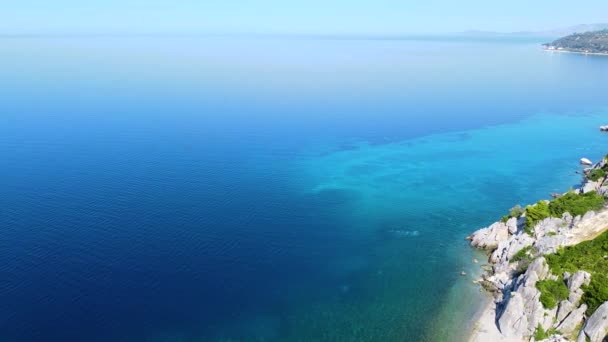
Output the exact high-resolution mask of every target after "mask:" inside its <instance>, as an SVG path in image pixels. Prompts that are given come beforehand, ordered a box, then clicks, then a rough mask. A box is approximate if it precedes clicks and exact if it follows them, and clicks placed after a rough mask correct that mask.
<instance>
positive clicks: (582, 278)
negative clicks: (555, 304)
mask: <svg viewBox="0 0 608 342" xmlns="http://www.w3.org/2000/svg"><path fill="white" fill-rule="evenodd" d="M589 282H591V274H589V273H587V272H585V271H578V272H576V273H574V274H573V275H572V276H570V278H569V279H568V281H567V283H566V284H567V285H568V290H570V291H576V290H578V289H580V288H581V286H583V285H589Z"/></svg>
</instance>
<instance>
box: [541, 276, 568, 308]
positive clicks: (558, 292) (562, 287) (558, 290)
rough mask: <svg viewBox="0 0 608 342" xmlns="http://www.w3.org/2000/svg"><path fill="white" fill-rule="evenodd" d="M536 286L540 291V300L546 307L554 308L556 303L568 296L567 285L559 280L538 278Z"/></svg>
mask: <svg viewBox="0 0 608 342" xmlns="http://www.w3.org/2000/svg"><path fill="white" fill-rule="evenodd" d="M536 288H537V289H538V290H539V291H540V302H541V303H542V304H543V307H545V308H546V309H554V308H555V307H556V306H557V303H559V302H560V301H562V300H564V299H566V298H568V287H567V286H566V284H565V283H564V282H563V281H562V280H561V279H558V280H551V279H545V280H539V281H538V282H537V283H536Z"/></svg>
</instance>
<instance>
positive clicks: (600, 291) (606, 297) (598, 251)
mask: <svg viewBox="0 0 608 342" xmlns="http://www.w3.org/2000/svg"><path fill="white" fill-rule="evenodd" d="M546 259H547V263H548V264H549V267H550V268H551V272H553V273H554V274H557V275H558V276H561V275H563V274H564V272H570V273H574V272H576V271H579V270H584V271H587V272H589V273H590V274H591V283H590V284H589V286H585V287H584V288H583V291H584V292H585V294H584V295H583V298H582V301H583V303H585V304H587V306H588V309H587V315H591V314H592V313H593V312H594V311H595V310H596V309H597V308H598V306H600V305H601V304H602V303H604V302H606V301H608V232H605V233H603V234H602V235H600V236H598V237H597V238H595V239H594V240H591V241H585V242H581V243H579V244H578V245H575V246H569V247H566V248H562V249H560V250H559V251H557V253H556V254H551V255H547V256H546Z"/></svg>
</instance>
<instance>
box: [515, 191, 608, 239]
mask: <svg viewBox="0 0 608 342" xmlns="http://www.w3.org/2000/svg"><path fill="white" fill-rule="evenodd" d="M605 202H606V199H605V198H604V197H603V196H602V195H599V194H598V193H597V192H595V191H591V192H588V193H586V194H576V193H574V192H572V191H571V192H568V193H567V194H565V195H563V196H560V197H558V198H556V199H554V200H552V201H550V202H549V204H547V202H546V201H540V202H538V203H536V204H535V205H529V206H527V207H526V227H525V231H526V233H528V234H530V235H532V234H533V232H534V231H533V229H534V226H536V224H537V223H538V222H540V221H542V220H544V219H546V218H548V217H562V215H563V214H564V213H566V212H568V213H570V214H571V215H572V216H577V215H583V214H585V213H586V212H588V211H590V210H596V209H600V208H601V207H602V206H603V205H604V203H605Z"/></svg>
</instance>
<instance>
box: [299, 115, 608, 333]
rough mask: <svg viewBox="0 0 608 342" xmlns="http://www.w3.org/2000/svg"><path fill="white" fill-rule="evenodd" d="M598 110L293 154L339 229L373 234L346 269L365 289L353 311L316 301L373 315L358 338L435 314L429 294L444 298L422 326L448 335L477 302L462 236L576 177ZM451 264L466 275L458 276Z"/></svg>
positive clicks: (592, 149)
mask: <svg viewBox="0 0 608 342" xmlns="http://www.w3.org/2000/svg"><path fill="white" fill-rule="evenodd" d="M606 117H607V116H606V113H602V112H600V113H594V114H587V115H550V114H538V115H534V116H532V117H529V118H527V119H524V120H521V121H518V122H516V123H512V124H505V125H498V126H491V127H487V128H483V129H475V130H468V131H461V132H454V133H448V134H439V135H433V136H426V137H423V138H418V139H412V140H406V141H402V142H398V143H392V144H381V145H369V144H366V143H360V144H357V145H355V146H350V147H349V148H348V149H337V150H325V151H320V152H318V154H317V155H311V156H308V157H306V158H303V159H302V160H299V161H298V162H297V163H298V167H297V169H298V170H301V171H303V173H304V175H305V176H303V177H304V179H305V180H306V181H304V182H303V183H306V184H307V188H304V189H302V191H305V192H309V193H312V194H314V195H315V196H325V195H326V194H331V195H332V196H335V193H336V192H338V193H341V194H342V196H343V197H346V198H348V199H349V206H348V209H347V211H348V213H349V214H348V215H350V216H352V217H353V218H354V219H353V223H352V224H351V226H349V227H348V229H349V230H351V231H352V230H355V231H356V232H357V234H360V235H361V236H366V237H365V238H363V237H361V238H362V239H370V240H384V242H383V243H381V244H379V245H378V246H377V248H378V250H375V251H371V250H368V251H366V252H365V253H363V254H364V255H366V256H367V257H366V258H367V259H368V260H373V261H370V262H369V264H368V265H367V266H368V267H367V268H366V267H363V266H362V267H361V268H360V269H359V270H357V271H359V272H361V273H363V274H365V275H360V276H361V277H363V278H364V279H365V280H359V281H358V282H357V283H358V284H359V286H364V290H363V291H364V292H365V293H371V294H374V296H373V297H372V298H373V299H370V301H369V303H366V304H361V303H360V304H359V305H362V308H359V309H355V308H352V307H349V305H352V303H350V304H344V303H335V304H334V305H335V306H336V307H334V308H325V309H324V310H326V311H327V312H348V314H347V316H348V317H349V318H348V319H346V320H347V321H349V323H350V322H352V321H351V319H353V318H358V319H359V320H360V321H359V323H358V324H361V325H364V324H377V325H378V330H379V331H378V336H373V335H369V336H362V337H361V338H363V339H364V340H366V339H372V338H389V339H396V340H397V339H399V337H400V336H406V335H407V333H408V322H411V321H416V320H417V318H420V317H421V316H422V317H435V316H436V315H438V313H437V311H436V310H437V309H436V308H432V307H430V305H429V298H433V297H434V296H436V297H435V300H438V301H440V302H443V303H444V304H443V305H444V308H443V309H440V310H439V315H440V317H441V319H440V320H437V321H431V324H430V326H427V330H426V332H425V336H426V338H428V339H430V340H434V339H443V340H449V336H454V335H453V334H458V332H459V331H462V328H463V327H466V325H465V323H466V322H467V318H470V317H471V316H472V315H473V313H474V312H475V303H476V302H480V296H479V294H478V293H477V295H475V293H476V292H477V291H476V288H475V287H474V286H472V284H471V280H472V279H474V275H475V274H478V271H476V269H477V267H476V266H473V265H474V264H473V262H472V259H473V258H474V257H476V258H478V259H479V260H481V261H482V262H483V257H480V256H475V255H474V252H473V251H470V250H468V249H467V248H466V242H465V241H463V239H464V237H465V236H466V235H467V234H468V233H470V232H472V231H474V230H475V229H477V228H479V227H482V226H484V225H487V224H489V223H491V222H493V221H494V220H496V219H498V218H499V217H500V216H501V215H502V214H503V213H505V212H507V210H508V209H509V208H510V207H512V206H513V205H515V204H521V205H525V204H527V203H533V202H535V201H536V200H538V199H540V198H549V194H550V193H552V192H562V191H565V190H567V189H568V188H570V187H572V186H576V185H577V184H578V182H579V181H580V175H578V174H577V173H575V172H576V171H577V170H579V169H580V168H579V166H578V160H579V159H580V157H581V156H588V155H590V156H592V157H591V158H592V159H594V160H597V159H598V158H601V156H602V155H603V153H604V150H605V149H606V146H607V144H606V136H605V135H604V134H601V133H599V131H598V130H597V126H598V123H599V122H602V120H605V119H606ZM386 240H389V241H390V242H388V243H387V242H386ZM348 259H349V257H346V260H348ZM346 260H345V261H344V262H345V263H347V261H346ZM341 269H342V270H344V268H341ZM461 270H466V271H467V272H468V274H469V276H467V277H461V278H459V276H458V273H459V272H460V271H461ZM353 273H356V271H354V272H353ZM361 284H364V285H361ZM446 293H449V295H447V296H446ZM404 294H417V295H409V296H408V295H404ZM420 294H424V295H420ZM380 303H382V304H381V305H380ZM363 308H364V309H363ZM434 309H435V310H434ZM349 310H352V312H350V311H349ZM387 317H391V318H392V319H393V321H390V320H389V321H390V323H388V322H387ZM334 319H336V320H337V321H341V320H342V319H341V318H334ZM333 324H335V323H334V322H327V326H326V327H325V328H327V329H330V327H331V326H332V325H333ZM455 327H456V328H455ZM452 329H454V330H452Z"/></svg>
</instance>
